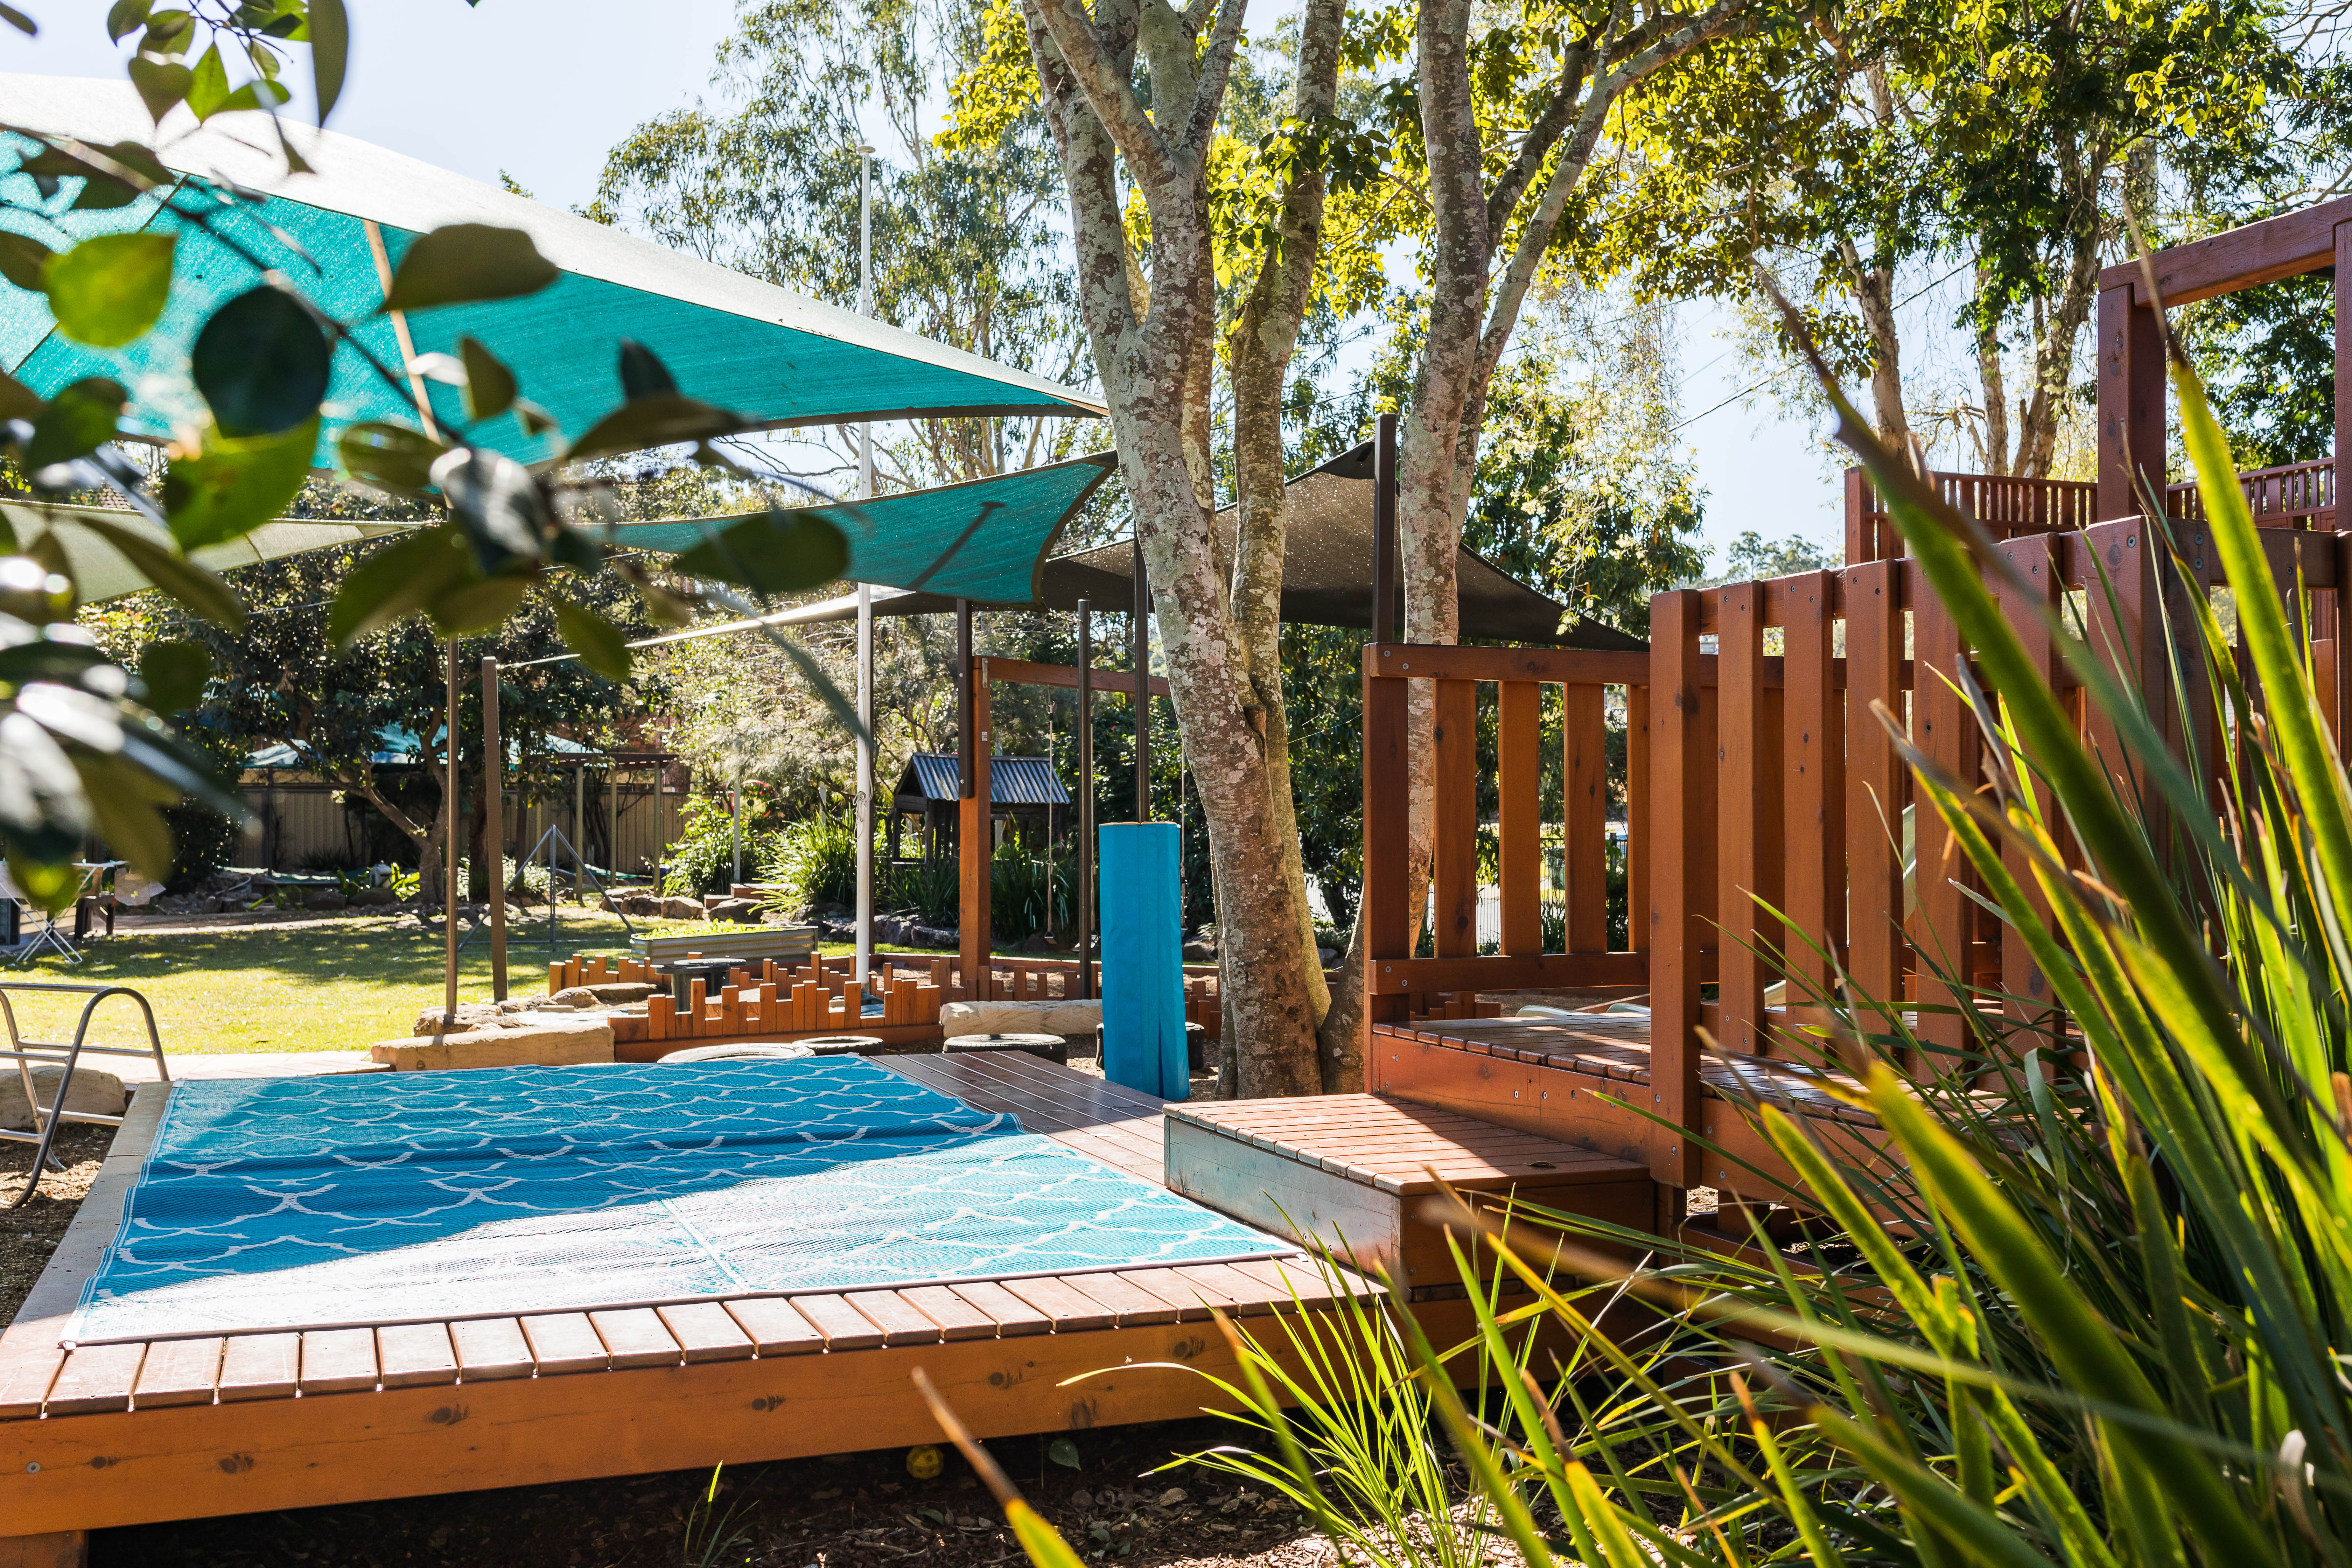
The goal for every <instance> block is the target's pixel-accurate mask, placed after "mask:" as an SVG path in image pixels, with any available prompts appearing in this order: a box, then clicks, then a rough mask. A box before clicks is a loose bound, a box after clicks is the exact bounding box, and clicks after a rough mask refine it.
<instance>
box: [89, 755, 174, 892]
mask: <svg viewBox="0 0 2352 1568" xmlns="http://www.w3.org/2000/svg"><path fill="white" fill-rule="evenodd" d="M73 763H74V771H75V772H76V773H79V774H80V775H81V785H82V798H83V799H85V800H87V801H88V802H89V814H90V816H91V817H92V818H94V819H95V824H96V826H97V828H98V836H99V837H100V838H103V839H104V840H105V841H106V844H107V847H109V848H110V849H112V850H113V851H114V853H115V854H117V855H119V856H121V858H123V859H125V860H128V861H130V862H131V869H133V870H135V871H137V872H138V873H139V874H140V875H142V876H144V877H153V878H155V879H158V880H161V879H163V878H164V877H167V876H169V875H170V874H171V871H172V830H171V828H170V827H168V826H165V825H164V822H163V814H162V813H160V812H158V811H157V810H156V809H155V808H156V806H157V805H161V804H163V803H162V802H161V801H158V800H157V799H156V798H154V797H155V795H156V793H157V785H156V782H155V780H153V779H152V778H151V777H149V776H148V775H147V774H146V773H142V771H141V770H140V769H139V768H138V767H137V766H136V765H134V764H132V763H129V762H127V761H126V760H124V759H123V758H121V757H108V756H90V755H88V754H85V753H79V752H77V753H75V754H74V759H73ZM177 793H178V792H177V791H175V790H167V791H164V792H163V796H164V799H166V800H168V799H170V798H171V797H172V796H173V795H176V794H177Z"/></svg>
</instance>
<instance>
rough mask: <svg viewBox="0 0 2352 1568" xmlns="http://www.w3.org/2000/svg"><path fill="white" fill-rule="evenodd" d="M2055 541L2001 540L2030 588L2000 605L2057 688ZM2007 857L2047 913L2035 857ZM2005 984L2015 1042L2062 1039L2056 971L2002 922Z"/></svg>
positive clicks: (2007, 592)
mask: <svg viewBox="0 0 2352 1568" xmlns="http://www.w3.org/2000/svg"><path fill="white" fill-rule="evenodd" d="M2055 544H2056V541H2054V540H2053V539H2051V538H2049V537H2048V536H2046V535H2045V536H2043V537H2040V538H2031V537H2029V538H2025V539H2012V540H2011V541H2010V542H2008V543H2006V544H2004V545H2002V546H2001V553H2002V554H2003V555H2004V556H2006V557H2007V558H2008V561H2009V564H2010V567H2011V570H2013V571H2015V572H2016V573H2017V574H2018V575H2019V576H2021V577H2022V578H2024V579H2025V584H2026V591H2025V593H2024V594H2023V595H2018V594H2016V593H2014V592H2013V591H2011V589H2010V588H2009V586H2008V585H2007V584H2002V586H2001V605H2000V610H2001V617H2002V618H2003V619H2004V620H2006V621H2008V622H2009V624H2010V626H2011V628H2012V629H2013V630H2014V631H2015V632H2016V633H2017V640H2018V641H2019V642H2021V643H2022V644H2024V645H2025V653H2026V657H2027V658H2029V659H2031V660H2032V663H2033V668H2034V671H2035V673H2036V674H2038V675H2039V676H2041V677H2042V679H2044V680H2046V681H2048V682H2050V684H2051V685H2052V686H2053V689H2054V688H2055V686H2056V684H2057V679H2058V673H2059V666H2060V660H2059V658H2058V652H2057V647H2056V644H2055V641H2054V639H2053V637H2052V636H2051V631H2050V623H2049V622H2048V621H2047V620H2045V619H2044V618H2043V616H2044V615H2045V614H2046V613H2047V612H2049V611H2051V610H2053V609H2054V608H2055V607H2056V606H2057V605H2059V604H2060V603H2062V602H2063V595H2064V592H2065V589H2064V585H2063V584H2062V583H2061V582H2060V581H2059V574H2058V552H2057V550H2056V549H2055V548H2054V546H2055ZM2011 771H2012V772H2013V773H2014V774H2015V776H2016V778H2017V781H2018V783H2019V784H2021V786H2022V787H2024V788H2025V789H2027V790H2030V791H2032V792H2033V793H2034V794H2035V795H2039V796H2040V797H2041V798H2040V804H2041V805H2042V809H2043V810H2044V811H2045V812H2051V808H2052V804H2053V803H2052V802H2051V800H2050V797H2049V795H2048V793H2047V791H2046V790H2045V789H2044V787H2043V786H2042V782H2041V781H2040V780H2038V779H2036V778H2035V777H2034V776H2033V774H2032V772H2031V771H2030V770H2028V769H2027V768H2026V767H2025V766H2024V765H2023V763H2022V761H2021V760H2020V759H2014V758H2012V759H2011ZM2047 820H2048V821H2049V823H2050V826H2051V827H2052V828H2053V830H2054V831H2053V834H2052V837H2053V838H2055V839H2056V840H2057V841H2058V844H2059V847H2060V850H2061V852H2062V853H2063V849H2064V845H2065V837H2064V835H2065V825H2064V824H2063V822H2062V821H2059V820H2057V819H2056V817H2055V814H2054V812H2053V813H2052V815H2051V816H2050V817H2049V818H2048V819H2047ZM2001 862H2002V865H2003V866H2004V868H2006V869H2007V870H2008V872H2009V874H2010V875H2011V876H2012V877H2014V878H2015V879H2017V881H2018V884H2019V886H2021V887H2022V888H2023V889H2025V897H2026V900H2027V902H2028V905H2029V906H2030V907H2031V908H2032V910H2034V911H2035V912H2036V913H2037V914H2040V915H2042V917H2043V918H2044V919H2046V918H2047V917H2048V913H2049V908H2050V901H2049V900H2048V899H2047V898H2045V897H2043V895H2042V887H2041V884H2040V883H2039V882H2037V881H2036V880H2035V879H2034V872H2033V862H2032V858H2031V857H2030V856H2028V855H2027V853H2026V852H2025V850H2024V849H2023V848H2022V847H2020V846H2018V845H2015V844H2004V846H2003V847H2002V849H2001ZM2000 988H2001V992H2002V994H2003V995H2004V996H2005V997H2006V998H2007V1000H2006V1002H2005V1003H2004V1005H2003V1011H2004V1012H2005V1013H2006V1014H2007V1015H2008V1016H2009V1018H2010V1020H2011V1022H2012V1023H2014V1024H2016V1025H2018V1026H2021V1028H2022V1029H2024V1030H2026V1031H2029V1033H2028V1034H2027V1035H2026V1036H2025V1037H2023V1038H2018V1039H2014V1040H2013V1048H2015V1049H2016V1050H2017V1051H2018V1052H2019V1053H2020V1054H2022V1053H2023V1051H2025V1050H2026V1049H2029V1048H2031V1047H2033V1046H2036V1045H2046V1046H2049V1047H2055V1046H2056V1045H2057V1040H2058V1037H2057V1026H2058V1022H2059V1019H2058V1014H2057V1010H2056V1009H2055V1008H2054V1007H2053V1005H2052V1001H2053V998H2052V995H2051V990H2050V977H2049V976H2048V975H2046V974H2044V973H2042V966H2041V965H2040V964H2039V963H2035V962H2034V958H2033V952H2032V949H2030V948H2028V947H2027V946H2026V945H2025V942H2024V939H2023V938H2021V937H2020V936H2019V935H2018V934H2017V933H2016V932H2015V931H2011V930H2009V929H2008V928H2007V927H2005V926H2004V927H2003V928H2001V938H2000ZM2045 1030H2046V1031H2048V1033H2047V1035H2046V1037H2043V1038H2040V1039H2037V1038H2035V1037H2034V1036H2035V1035H2038V1034H2041V1032H2042V1031H2045Z"/></svg>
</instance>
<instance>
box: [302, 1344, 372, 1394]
mask: <svg viewBox="0 0 2352 1568" xmlns="http://www.w3.org/2000/svg"><path fill="white" fill-rule="evenodd" d="M375 1385H376V1367H375V1331H374V1330H373V1329H312V1330H311V1331H310V1332H308V1333H306V1334H304V1335H303V1336H302V1392H303V1393H304V1394H357V1393H362V1392H364V1391H366V1390H368V1389H372V1388H373V1387H374V1386H375Z"/></svg>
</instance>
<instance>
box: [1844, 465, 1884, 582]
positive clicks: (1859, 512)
mask: <svg viewBox="0 0 2352 1568" xmlns="http://www.w3.org/2000/svg"><path fill="white" fill-rule="evenodd" d="M1872 499H1873V497H1872V493H1871V489H1870V476H1869V475H1868V474H1865V473H1864V472H1863V471H1862V470H1861V469H1860V468H1848V469H1847V470H1846V471H1845V563H1846V564H1847V565H1849V566H1859V565H1861V564H1862V563H1864V562H1865V561H1875V560H1877V559H1878V540H1877V530H1876V529H1875V528H1874V527H1873V526H1872V524H1871V521H1870V503H1871V500H1872Z"/></svg>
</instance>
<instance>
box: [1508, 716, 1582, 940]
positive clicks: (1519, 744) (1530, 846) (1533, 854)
mask: <svg viewBox="0 0 2352 1568" xmlns="http://www.w3.org/2000/svg"><path fill="white" fill-rule="evenodd" d="M1543 691H1544V689H1543V687H1542V686H1541V685H1540V684H1539V683H1538V682H1536V681H1532V680H1506V681H1503V682H1501V683H1500V684H1498V685H1497V686H1496V688H1495V736H1496V748H1497V750H1496V756H1497V760H1498V763H1499V764H1500V765H1499V770H1498V776H1497V778H1496V792H1497V794H1496V814H1497V818H1498V820H1497V823H1496V827H1497V831H1498V832H1499V834H1500V835H1501V842H1500V848H1501V854H1500V857H1499V866H1500V870H1501V873H1502V874H1501V877H1500V879H1499V880H1500V882H1501V884H1502V887H1501V892H1502V900H1503V908H1502V916H1503V929H1502V950H1503V951H1504V952H1508V953H1536V952H1542V951H1543V898H1542V891H1543V791H1542V785H1541V784H1539V783H1538V779H1539V777H1540V773H1541V770H1542V766H1543V736H1542V733H1541V731H1542V726H1543ZM1563 787H1565V785H1564V786H1563Z"/></svg>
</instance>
